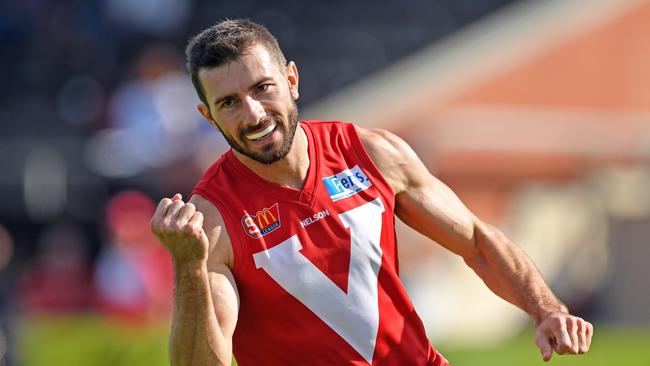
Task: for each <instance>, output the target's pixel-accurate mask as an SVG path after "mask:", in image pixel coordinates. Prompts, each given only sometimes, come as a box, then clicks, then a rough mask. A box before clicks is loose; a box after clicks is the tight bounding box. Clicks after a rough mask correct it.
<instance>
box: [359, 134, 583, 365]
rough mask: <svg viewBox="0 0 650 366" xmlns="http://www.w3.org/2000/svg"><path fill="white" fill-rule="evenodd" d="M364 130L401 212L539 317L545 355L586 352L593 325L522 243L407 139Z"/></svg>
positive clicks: (500, 291)
mask: <svg viewBox="0 0 650 366" xmlns="http://www.w3.org/2000/svg"><path fill="white" fill-rule="evenodd" d="M358 132H359V135H360V137H361V139H362V141H363V144H364V147H365V148H366V150H367V151H368V153H369V154H370V156H371V158H372V159H373V161H374V162H375V164H376V165H377V166H378V168H379V170H380V171H381V173H382V175H383V176H384V177H385V178H386V179H387V180H388V182H389V184H390V185H391V186H392V188H393V190H394V191H395V214H396V215H397V216H398V217H399V218H400V219H401V220H402V221H404V222H405V223H406V224H407V225H409V226H410V227H412V228H413V229H415V230H417V231H418V232H420V233H422V234H423V235H425V236H427V237H429V238H430V239H432V240H434V241H435V242H437V243H439V244H440V245H442V246H444V247H445V248H447V249H448V250H450V251H452V252H454V253H456V254H458V255H460V256H461V257H462V258H463V259H464V261H465V263H467V265H468V266H469V267H471V268H472V269H473V270H474V272H476V274H477V275H478V276H479V277H480V278H481V279H482V280H483V282H485V284H486V285H487V286H488V287H489V288H490V289H491V290H492V291H493V292H494V293H495V294H497V295H499V296H500V297H502V298H503V299H505V300H507V301H508V302H510V303H512V304H514V305H516V306H518V307H519V308H521V309H522V310H524V311H525V312H527V313H528V314H529V315H530V316H531V318H532V319H533V320H534V322H535V326H536V339H535V344H536V345H537V346H538V347H539V349H540V352H541V354H542V357H543V359H544V360H545V361H548V360H550V359H551V356H552V354H553V351H555V352H556V353H558V354H581V353H585V352H587V351H588V350H589V346H590V344H591V337H592V334H593V327H592V325H591V324H590V323H589V322H587V321H585V320H583V319H582V318H579V317H576V316H573V315H571V314H570V313H569V311H568V309H567V308H566V306H565V305H564V304H562V302H561V301H560V300H558V299H557V297H555V295H554V294H553V293H552V292H551V290H550V289H549V287H548V286H547V285H546V283H545V282H544V280H543V278H542V276H541V274H540V273H539V271H538V270H537V268H536V267H535V265H534V264H533V262H532V261H531V260H530V259H529V258H528V256H527V255H526V254H525V253H524V252H523V251H522V250H521V249H520V248H519V247H518V246H517V245H515V244H514V243H512V242H511V241H510V240H509V239H508V238H507V237H506V236H505V235H504V234H503V233H502V232H501V231H499V230H498V229H497V228H495V227H493V226H491V225H489V224H487V223H485V222H483V221H481V220H480V219H478V218H477V217H476V216H475V215H473V214H472V213H471V212H470V211H469V209H467V207H465V205H464V204H463V203H462V202H461V201H460V199H459V198H458V197H457V196H456V194H454V192H453V191H452V190H451V189H449V187H447V186H446V185H445V184H444V183H442V182H441V181H439V180H438V179H436V178H435V177H434V176H433V175H431V173H429V171H428V170H427V169H426V167H425V166H424V164H423V163H422V162H421V160H420V159H419V158H418V157H417V155H416V154H415V152H414V151H413V150H412V149H411V147H410V146H409V145H408V144H407V143H406V142H404V141H403V140H402V139H400V138H399V137H397V136H395V135H394V134H391V133H390V132H387V131H383V130H369V129H362V128H358Z"/></svg>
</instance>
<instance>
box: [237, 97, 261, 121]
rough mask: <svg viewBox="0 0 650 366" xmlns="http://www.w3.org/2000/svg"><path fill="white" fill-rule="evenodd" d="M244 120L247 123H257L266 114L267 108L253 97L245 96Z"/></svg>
mask: <svg viewBox="0 0 650 366" xmlns="http://www.w3.org/2000/svg"><path fill="white" fill-rule="evenodd" d="M243 104H244V114H245V116H244V120H245V122H246V123H247V124H251V125H255V124H257V123H258V122H259V121H260V120H261V119H262V118H264V117H265V116H266V110H264V106H263V105H262V103H261V102H260V101H259V100H257V99H255V98H253V97H251V96H247V97H246V98H244V103H243Z"/></svg>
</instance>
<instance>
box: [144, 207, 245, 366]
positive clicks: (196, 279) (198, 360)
mask: <svg viewBox="0 0 650 366" xmlns="http://www.w3.org/2000/svg"><path fill="white" fill-rule="evenodd" d="M151 227H152V231H153V232H154V234H156V236H157V237H158V239H159V240H160V241H161V243H162V244H163V245H165V247H166V248H167V250H168V251H169V252H170V254H171V256H172V259H173V261H174V273H175V285H176V291H175V296H174V319H173V326H172V334H171V337H170V342H169V356H170V363H171V365H172V366H182V365H210V366H212V365H230V364H231V359H232V335H233V332H234V330H235V325H236V322H237V313H238V308H239V298H238V294H237V287H236V285H235V281H234V278H233V275H232V272H231V270H230V268H231V267H232V246H231V243H230V240H229V238H228V235H227V232H226V231H225V224H224V223H223V219H222V217H221V215H220V214H219V212H218V210H217V209H216V208H215V207H214V205H212V204H211V203H210V202H209V201H208V200H206V199H204V198H203V197H200V196H197V195H194V196H192V198H191V199H190V201H189V202H188V203H185V202H183V200H182V197H181V196H180V194H176V195H175V196H174V197H173V198H172V199H169V198H165V199H163V200H161V201H160V204H159V205H158V208H157V209H156V213H155V214H154V217H153V218H152V220H151Z"/></svg>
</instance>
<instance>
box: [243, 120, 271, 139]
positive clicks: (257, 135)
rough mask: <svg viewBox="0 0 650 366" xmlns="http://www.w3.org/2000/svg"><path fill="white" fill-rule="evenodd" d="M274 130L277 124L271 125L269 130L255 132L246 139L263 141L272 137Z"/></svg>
mask: <svg viewBox="0 0 650 366" xmlns="http://www.w3.org/2000/svg"><path fill="white" fill-rule="evenodd" d="M273 130H275V123H273V124H270V125H269V126H268V127H267V128H265V129H263V130H262V131H260V132H255V133H253V134H250V135H248V136H246V138H247V139H249V140H261V139H263V138H265V137H266V136H268V135H270V134H271V132H273Z"/></svg>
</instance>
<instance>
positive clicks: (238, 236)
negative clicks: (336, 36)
mask: <svg viewBox="0 0 650 366" xmlns="http://www.w3.org/2000/svg"><path fill="white" fill-rule="evenodd" d="M300 126H301V127H302V129H303V130H304V131H305V133H306V135H307V139H308V142H309V158H310V160H309V161H310V165H309V171H308V173H307V178H306V180H305V184H304V187H303V189H302V190H297V189H292V188H287V187H281V186H279V185H277V184H273V183H271V182H268V181H266V180H264V179H262V178H260V177H259V176H257V175H256V174H254V173H253V172H251V171H250V170H249V169H248V168H246V167H245V166H244V165H243V164H241V163H240V162H239V161H238V160H237V158H236V157H235V156H234V154H233V152H232V151H228V152H227V153H226V154H224V155H223V156H222V157H221V159H220V160H219V161H217V162H216V163H215V164H214V165H212V166H211V167H210V168H209V169H208V170H207V172H206V173H205V174H204V176H203V178H202V179H201V181H200V182H199V183H198V185H197V186H196V187H195V189H194V191H193V192H192V193H193V194H199V195H201V196H202V197H204V198H206V199H208V200H210V202H212V203H213V204H214V205H215V207H216V208H217V209H218V210H219V212H220V213H221V215H222V216H223V217H224V221H225V224H226V229H227V231H228V235H229V236H230V240H231V242H232V246H233V252H234V265H233V268H232V271H233V275H234V277H235V281H236V283H237V288H238V290H239V296H240V309H239V319H238V321H237V326H236V328H235V333H234V336H233V351H234V354H235V358H236V359H237V362H238V363H239V365H240V366H249V365H312V366H317V365H327V366H331V365H369V364H370V365H396V366H397V365H399V366H402V365H447V361H446V360H445V359H444V358H443V357H442V356H440V355H439V354H438V353H437V352H436V351H435V350H434V349H433V347H431V344H430V343H429V340H428V339H427V337H426V334H425V331H424V327H423V325H422V321H421V320H420V318H419V317H418V316H417V314H416V313H415V310H414V308H413V305H412V304H411V301H410V300H409V298H408V295H407V293H406V290H405V289H404V286H403V285H402V283H401V281H400V280H399V277H398V261H397V245H396V240H395V229H394V206H395V195H394V192H393V190H392V189H391V187H390V186H389V185H388V183H387V182H386V180H385V179H384V178H383V177H382V175H381V174H380V173H379V171H378V169H377V167H376V166H375V165H374V163H373V162H372V161H371V159H370V157H369V156H368V154H367V153H366V151H365V149H364V147H363V146H362V143H361V140H360V139H359V136H358V134H357V132H356V129H355V127H354V125H352V124H348V123H341V122H326V121H305V122H301V123H300Z"/></svg>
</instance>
